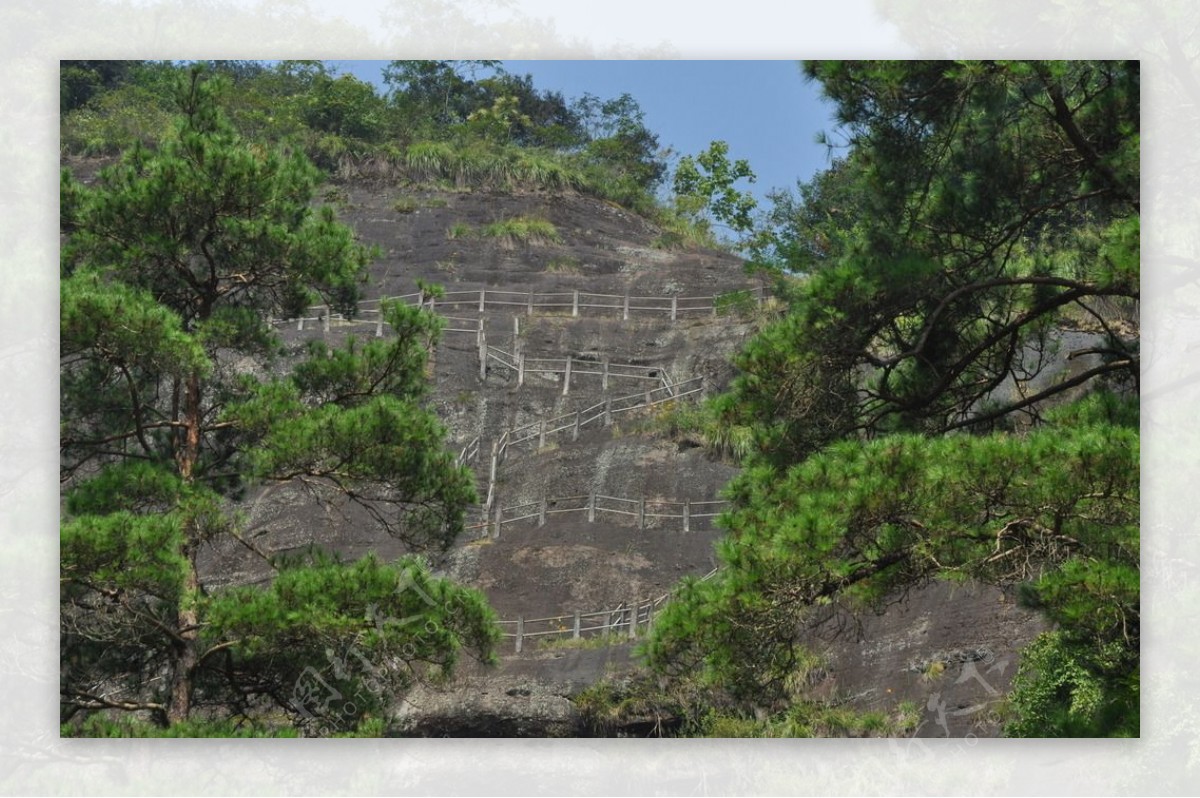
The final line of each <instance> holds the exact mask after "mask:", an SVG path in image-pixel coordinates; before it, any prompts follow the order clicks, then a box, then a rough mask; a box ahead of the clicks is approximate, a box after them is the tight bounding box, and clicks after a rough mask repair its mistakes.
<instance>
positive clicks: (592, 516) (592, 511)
mask: <svg viewBox="0 0 1200 798" xmlns="http://www.w3.org/2000/svg"><path fill="white" fill-rule="evenodd" d="M595 521H596V491H592V492H591V493H590V494H588V523H589V524H591V523H595Z"/></svg>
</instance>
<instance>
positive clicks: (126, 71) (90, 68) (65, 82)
mask: <svg viewBox="0 0 1200 798" xmlns="http://www.w3.org/2000/svg"><path fill="white" fill-rule="evenodd" d="M140 63H141V62H140V61H62V62H61V63H60V66H59V93H58V108H59V112H60V113H63V114H66V113H68V112H70V111H73V110H75V109H76V108H82V107H83V106H84V105H86V104H87V103H88V102H89V101H90V100H91V99H92V98H93V97H95V96H96V95H97V94H98V93H100V92H102V91H107V90H111V89H113V88H115V87H117V86H119V85H122V84H123V83H125V82H127V81H128V80H129V77H130V75H131V74H132V73H133V72H134V71H135V70H136V69H137V67H138V65H139V64H140Z"/></svg>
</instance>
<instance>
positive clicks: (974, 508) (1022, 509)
mask: <svg viewBox="0 0 1200 798" xmlns="http://www.w3.org/2000/svg"><path fill="white" fill-rule="evenodd" d="M804 71H805V74H806V75H807V76H808V78H809V79H811V80H815V81H817V82H819V83H820V84H821V86H822V89H823V91H824V93H825V95H826V96H827V97H828V98H829V99H830V100H832V101H833V102H834V103H835V105H836V108H837V117H838V121H839V123H840V125H841V130H840V133H841V135H842V136H843V137H844V138H845V141H846V144H845V152H844V153H843V154H842V155H841V157H840V158H839V159H838V160H837V161H835V162H834V164H833V166H832V167H831V168H830V169H829V170H827V171H826V172H824V173H822V174H820V175H818V176H817V177H816V178H815V179H814V180H813V181H812V182H811V183H808V184H806V185H803V186H801V187H800V192H799V196H798V197H796V196H792V195H780V196H778V197H777V198H776V205H775V208H774V210H773V211H772V214H771V220H772V222H773V223H774V224H773V227H772V228H771V229H770V230H768V231H765V232H764V231H761V230H760V231H759V233H758V235H757V238H756V249H755V251H754V253H753V254H754V260H752V262H751V265H752V266H754V267H757V268H762V269H767V270H768V271H769V272H771V273H774V274H775V275H776V283H777V294H778V295H779V296H780V297H781V298H782V299H783V300H784V301H785V302H786V304H787V310H786V313H785V314H784V316H783V318H781V319H780V320H779V321H777V322H775V323H773V324H771V325H769V326H767V328H766V329H765V330H764V331H763V332H762V333H761V334H760V335H758V336H757V337H756V338H755V339H753V340H751V341H750V342H749V343H748V345H747V346H746V347H745V349H744V350H743V351H742V352H741V353H740V354H739V355H738V356H737V358H736V364H737V366H738V367H739V369H740V372H741V373H740V375H739V376H738V377H737V378H736V379H735V382H734V384H733V386H732V390H731V391H730V392H729V393H727V394H725V395H723V396H721V397H718V398H717V399H715V400H714V402H713V410H714V412H715V413H716V414H717V415H718V416H719V417H720V418H721V419H722V422H723V424H724V425H725V426H727V427H729V428H735V427H736V428H739V429H744V430H749V432H750V435H751V436H752V438H753V443H754V445H753V446H752V447H750V452H749V453H748V454H747V456H746V458H745V461H744V462H745V465H746V466H747V467H746V469H745V470H744V471H743V472H742V473H741V474H740V475H739V476H738V477H736V478H735V479H734V480H733V482H732V483H731V485H730V487H729V489H728V494H729V496H730V498H731V499H732V500H733V503H734V509H732V510H731V511H730V512H729V513H728V514H727V515H726V516H724V518H723V524H724V526H725V527H726V528H727V530H728V535H727V537H726V539H725V540H724V541H723V542H722V543H721V544H720V546H719V549H718V553H719V556H720V559H721V563H722V567H721V570H720V571H719V572H718V575H717V577H716V578H714V579H712V580H709V581H707V582H703V583H701V582H696V583H690V584H688V585H687V586H686V587H685V589H684V591H683V593H682V598H681V600H680V601H678V602H677V603H675V604H673V605H672V606H671V607H670V608H669V609H668V610H667V612H666V614H665V615H664V617H663V618H662V619H661V622H660V624H659V626H658V627H657V632H656V634H655V637H654V639H653V641H652V642H651V643H650V645H649V647H648V649H647V650H648V652H649V654H650V657H651V661H652V663H653V664H654V666H655V667H656V668H657V669H658V670H659V671H660V672H663V673H679V674H683V673H689V674H696V673H700V674H704V675H705V676H706V678H707V679H708V680H709V683H710V684H711V685H713V686H716V685H721V686H722V687H723V688H724V689H726V690H728V691H729V692H732V693H733V694H734V695H736V696H738V697H739V698H740V699H741V700H743V701H746V702H750V703H755V702H759V703H767V704H771V702H783V703H785V704H786V702H787V701H789V700H792V699H796V698H797V696H798V695H801V694H802V691H801V692H800V693H797V691H796V685H795V684H794V683H792V682H789V674H794V672H795V663H796V662H797V661H798V658H800V657H801V652H802V651H803V645H804V640H805V637H806V635H807V633H808V632H807V630H809V629H811V628H812V627H813V625H815V624H818V623H820V621H821V619H822V618H823V617H826V613H827V612H828V611H829V609H830V608H831V607H834V606H849V607H858V608H863V607H868V606H876V605H878V603H879V602H880V601H881V600H882V599H883V598H885V597H886V596H888V595H889V594H892V593H894V592H895V591H897V590H902V589H904V588H905V587H908V586H912V585H916V584H920V583H921V582H922V581H923V580H926V579H929V578H965V577H971V578H976V579H982V580H985V581H988V582H991V583H994V584H998V585H1003V586H1008V587H1013V588H1019V589H1020V594H1021V596H1022V599H1023V600H1024V602H1025V603H1026V604H1027V605H1029V606H1033V607H1037V608H1040V609H1041V610H1042V611H1044V612H1045V614H1046V615H1047V616H1048V617H1049V618H1050V619H1051V620H1052V621H1053V622H1054V624H1055V625H1056V629H1055V631H1054V633H1053V634H1051V635H1049V636H1047V637H1045V638H1043V639H1039V640H1038V641H1037V643H1036V645H1034V646H1032V647H1031V648H1030V650H1029V652H1028V656H1027V658H1026V660H1025V663H1024V665H1023V666H1022V670H1021V673H1020V674H1019V676H1018V678H1017V680H1016V683H1015V684H1016V688H1015V692H1014V693H1013V697H1012V703H1013V706H1014V710H1015V711H1014V720H1013V721H1012V722H1011V723H1010V725H1009V728H1008V730H1009V731H1010V732H1011V733H1015V734H1025V735H1031V734H1032V735H1056V734H1064V735H1071V734H1136V733H1137V723H1138V721H1137V705H1138V701H1137V689H1138V677H1137V674H1138V651H1139V642H1138V641H1139V633H1138V606H1139V587H1138V585H1139V577H1138V550H1139V547H1138V527H1137V520H1138V498H1137V496H1138V493H1137V490H1138V439H1137V421H1136V419H1137V412H1136V407H1137V390H1138V370H1139V357H1138V339H1137V333H1138V326H1137V299H1138V296H1139V293H1138V269H1139V260H1138V247H1139V177H1138V176H1139V167H1138V161H1139V155H1138V153H1139V141H1138V130H1139V106H1138V100H1139V89H1138V81H1139V71H1138V65H1137V63H1136V62H1132V63H1131V62H1094V61H1079V62H1025V61H1021V62H1011V61H1006V62H974V61H972V62H941V61H937V62H921V61H916V62H812V63H807V64H805V65H804ZM1064 329H1074V330H1082V331H1084V332H1086V335H1087V336H1088V344H1087V345H1086V346H1085V347H1083V348H1081V349H1075V350H1073V351H1061V346H1062V341H1063V340H1064V339H1063V330H1064ZM1076 359H1078V365H1073V364H1072V361H1075V360H1076ZM1064 363H1066V364H1068V365H1072V367H1071V368H1070V370H1067V369H1064V367H1063V364H1064ZM755 696H757V698H753V697H755ZM752 698H753V700H752ZM756 705H757V704H756ZM776 706H778V704H776Z"/></svg>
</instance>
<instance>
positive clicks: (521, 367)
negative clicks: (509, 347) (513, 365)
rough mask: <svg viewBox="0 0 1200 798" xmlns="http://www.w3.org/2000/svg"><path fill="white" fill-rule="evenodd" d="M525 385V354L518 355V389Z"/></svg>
mask: <svg viewBox="0 0 1200 798" xmlns="http://www.w3.org/2000/svg"><path fill="white" fill-rule="evenodd" d="M524 384H525V353H524V352H518V353H517V387H518V388H520V387H521V386H522V385H524Z"/></svg>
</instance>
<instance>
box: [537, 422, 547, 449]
mask: <svg viewBox="0 0 1200 798" xmlns="http://www.w3.org/2000/svg"><path fill="white" fill-rule="evenodd" d="M538 448H539V449H545V448H546V419H544V418H543V419H542V421H541V424H540V428H539V430H538Z"/></svg>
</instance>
